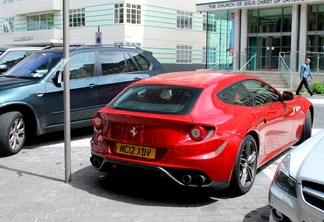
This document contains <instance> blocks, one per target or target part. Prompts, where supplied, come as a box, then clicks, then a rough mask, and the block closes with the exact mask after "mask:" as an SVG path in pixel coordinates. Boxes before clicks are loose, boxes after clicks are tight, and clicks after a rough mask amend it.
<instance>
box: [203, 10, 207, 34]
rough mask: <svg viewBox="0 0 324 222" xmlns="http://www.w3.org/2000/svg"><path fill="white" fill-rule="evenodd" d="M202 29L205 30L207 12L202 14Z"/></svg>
mask: <svg viewBox="0 0 324 222" xmlns="http://www.w3.org/2000/svg"><path fill="white" fill-rule="evenodd" d="M203 31H207V14H203Z"/></svg>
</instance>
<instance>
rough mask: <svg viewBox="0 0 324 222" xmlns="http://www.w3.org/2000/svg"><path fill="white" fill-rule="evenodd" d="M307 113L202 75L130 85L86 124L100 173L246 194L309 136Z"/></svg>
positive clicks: (298, 101) (303, 104) (253, 88)
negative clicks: (142, 174)
mask: <svg viewBox="0 0 324 222" xmlns="http://www.w3.org/2000/svg"><path fill="white" fill-rule="evenodd" d="M313 118H314V108H313V105H312V104H311V103H310V102H309V101H308V100H307V99H306V98H304V97H302V96H296V97H295V96H294V95H293V93H291V92H283V93H280V92H279V91H278V90H276V89H275V88H274V87H272V86H271V85H270V84H268V83H266V82H265V81H263V80H262V79H259V78H257V77H255V76H251V75H244V74H233V73H218V72H217V73H216V72H205V71H201V72H198V71H194V72H174V73H166V74H160V75H158V76H154V77H151V78H148V79H144V80H140V81H138V82H135V83H133V84H132V85H130V86H129V87H128V88H126V89H125V90H123V91H122V92H121V93H120V94H119V95H118V96H117V97H115V98H114V99H113V100H112V101H111V102H110V103H109V104H108V105H107V106H106V107H104V108H102V109H101V110H99V111H98V114H97V115H95V116H94V118H93V124H94V132H93V137H92V139H91V153H92V156H91V158H90V161H91V163H92V165H93V166H94V167H95V168H96V169H98V170H100V171H107V172H110V171H118V170H119V169H125V168H127V170H128V171H131V170H136V171H138V170H139V169H141V170H149V171H150V172H157V173H158V174H159V175H161V177H164V178H169V179H171V180H172V181H174V182H176V183H177V184H178V185H180V186H187V187H212V188H216V189H225V188H228V187H230V188H231V189H233V190H232V191H233V192H236V193H237V194H244V193H246V192H248V191H249V190H250V188H251V186H252V184H253V182H254V180H255V176H256V172H257V168H258V167H260V166H262V165H263V164H265V163H266V162H267V161H268V160H270V159H271V158H273V157H275V156H276V155H278V154H279V153H280V152H282V151H284V150H285V149H287V148H288V147H290V146H291V145H294V144H298V143H301V142H303V141H304V140H306V139H308V138H309V137H310V136H311V130H312V125H313Z"/></svg>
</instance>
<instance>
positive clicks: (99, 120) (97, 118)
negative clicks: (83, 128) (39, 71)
mask: <svg viewBox="0 0 324 222" xmlns="http://www.w3.org/2000/svg"><path fill="white" fill-rule="evenodd" d="M102 121H103V120H102V117H101V116H100V115H98V114H96V115H95V116H94V117H93V118H92V124H93V125H94V127H96V128H97V129H99V128H101V126H102Z"/></svg>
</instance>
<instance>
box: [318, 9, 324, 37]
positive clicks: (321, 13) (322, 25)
mask: <svg viewBox="0 0 324 222" xmlns="http://www.w3.org/2000/svg"><path fill="white" fill-rule="evenodd" d="M323 18H324V5H319V6H318V15H317V30H318V31H320V30H321V31H323V30H324V19H323Z"/></svg>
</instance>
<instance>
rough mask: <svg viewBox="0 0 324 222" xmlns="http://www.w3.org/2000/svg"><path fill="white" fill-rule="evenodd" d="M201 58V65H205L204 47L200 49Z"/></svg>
mask: <svg viewBox="0 0 324 222" xmlns="http://www.w3.org/2000/svg"><path fill="white" fill-rule="evenodd" d="M201 57H202V58H201V63H202V64H206V47H202V50H201Z"/></svg>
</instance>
